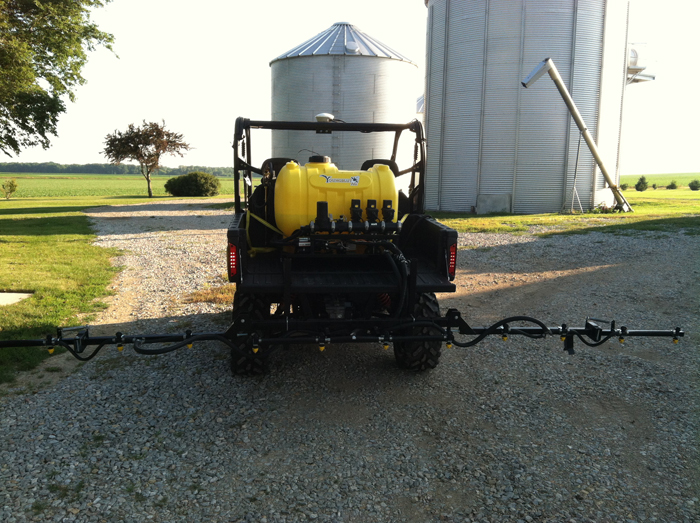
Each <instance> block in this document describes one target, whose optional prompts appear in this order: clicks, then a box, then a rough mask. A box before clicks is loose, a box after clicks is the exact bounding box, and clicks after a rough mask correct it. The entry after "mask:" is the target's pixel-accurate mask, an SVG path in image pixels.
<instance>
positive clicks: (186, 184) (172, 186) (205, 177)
mask: <svg viewBox="0 0 700 523" xmlns="http://www.w3.org/2000/svg"><path fill="white" fill-rule="evenodd" d="M220 189H221V182H220V181H219V179H218V178H217V177H216V176H214V175H213V174H209V173H203V172H199V171H195V172H191V173H187V174H183V175H181V176H176V177H175V178H170V179H169V180H168V181H167V182H165V191H166V192H167V193H170V194H172V195H173V196H216V195H217V194H219V190H220Z"/></svg>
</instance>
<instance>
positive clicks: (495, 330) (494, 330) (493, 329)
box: [452, 316, 552, 347]
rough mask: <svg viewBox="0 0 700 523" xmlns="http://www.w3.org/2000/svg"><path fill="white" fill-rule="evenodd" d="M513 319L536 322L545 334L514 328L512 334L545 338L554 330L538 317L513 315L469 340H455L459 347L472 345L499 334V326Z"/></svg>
mask: <svg viewBox="0 0 700 523" xmlns="http://www.w3.org/2000/svg"><path fill="white" fill-rule="evenodd" d="M513 321H528V322H530V323H534V324H535V325H537V326H538V327H540V328H541V329H542V330H543V331H544V334H527V333H525V332H522V331H519V330H517V329H513V330H511V331H510V333H512V334H522V335H524V336H527V337H528V338H535V339H537V338H544V337H545V336H546V335H547V334H552V332H551V331H550V330H549V327H547V326H546V325H545V324H544V323H542V322H541V321H540V320H538V319H536V318H531V317H530V316H511V317H510V318H505V319H503V320H500V321H497V322H496V323H494V324H493V325H491V326H490V327H488V328H487V329H486V330H485V331H484V332H482V333H481V334H479V335H478V336H477V337H476V338H474V339H472V340H469V341H467V342H459V341H456V340H455V341H453V342H452V343H454V344H455V345H456V346H457V347H472V346H474V345H476V344H477V343H479V342H480V341H481V340H483V339H484V338H485V337H486V336H490V335H491V334H499V332H498V328H499V327H502V326H503V325H506V324H508V323H510V322H513ZM503 334H507V333H506V332H503Z"/></svg>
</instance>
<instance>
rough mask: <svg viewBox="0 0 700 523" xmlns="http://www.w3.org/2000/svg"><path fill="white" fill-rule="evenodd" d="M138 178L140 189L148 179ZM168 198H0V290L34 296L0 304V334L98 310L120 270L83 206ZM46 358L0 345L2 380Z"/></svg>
mask: <svg viewBox="0 0 700 523" xmlns="http://www.w3.org/2000/svg"><path fill="white" fill-rule="evenodd" d="M140 182H141V183H140V186H139V189H140V190H141V191H143V192H145V188H146V182H145V180H140ZM18 183H19V182H18ZM73 183H76V181H75V180H74V182H73ZM77 183H82V181H81V180H78V182H77ZM172 199H175V198H164V197H162V198H154V199H149V198H148V197H146V196H134V195H133V194H132V196H122V197H112V196H80V197H53V198H21V199H15V198H12V199H10V200H5V199H0V291H3V292H8V291H10V292H22V291H26V292H33V293H34V295H33V296H32V297H30V298H28V299H26V300H22V301H21V302H19V303H15V304H12V305H7V306H2V307H0V339H19V338H30V339H34V338H36V339H38V338H43V337H45V336H46V335H47V334H55V332H56V327H58V326H74V325H78V324H81V323H85V319H83V320H78V315H79V314H86V313H87V314H89V313H94V312H97V311H99V310H100V309H102V308H103V304H102V303H100V298H102V297H104V296H106V295H107V294H108V291H107V286H108V285H109V283H110V282H111V280H112V278H113V276H114V274H115V273H116V271H117V270H118V269H116V268H114V267H112V265H111V264H110V258H111V257H113V256H115V255H116V254H117V253H116V252H115V251H110V250H108V249H103V248H101V247H96V246H93V245H92V241H93V240H94V238H95V236H94V234H93V232H92V230H91V229H90V225H89V222H88V219H87V217H86V216H85V215H84V214H83V213H82V212H81V211H82V210H83V209H87V208H90V207H97V206H102V205H114V204H119V205H124V204H132V203H147V202H149V201H153V200H156V201H163V200H172ZM203 200H206V201H212V199H211V198H203ZM215 201H216V200H214V202H215ZM46 357H48V352H47V350H45V349H38V348H30V349H26V348H5V349H0V383H2V382H7V381H11V380H12V379H13V375H14V373H15V372H16V371H18V370H29V369H32V368H34V367H35V366H36V365H37V364H38V363H39V362H41V361H42V360H43V359H45V358H46Z"/></svg>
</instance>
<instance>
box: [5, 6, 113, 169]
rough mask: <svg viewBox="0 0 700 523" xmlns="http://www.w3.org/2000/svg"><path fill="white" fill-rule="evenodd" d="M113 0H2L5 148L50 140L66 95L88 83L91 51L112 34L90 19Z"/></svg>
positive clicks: (16, 151)
mask: <svg viewBox="0 0 700 523" xmlns="http://www.w3.org/2000/svg"><path fill="white" fill-rule="evenodd" d="M110 1H111V0H72V1H66V0H41V1H39V0H0V71H1V74H0V151H2V152H4V153H5V154H7V155H8V156H11V154H12V153H14V154H19V152H20V150H21V149H22V148H23V147H30V146H34V145H41V146H42V147H43V148H44V149H47V148H48V147H49V145H50V140H49V137H48V135H54V136H55V135H56V125H57V124H58V116H59V115H60V114H61V113H63V112H65V110H66V106H65V103H64V101H63V97H65V96H67V97H68V99H70V100H71V101H74V99H75V95H74V89H75V88H76V87H77V86H78V85H81V84H84V83H85V79H84V78H83V77H82V76H81V70H82V68H83V66H84V65H85V63H86V62H87V52H88V51H92V50H94V49H95V48H96V47H97V46H100V45H103V46H105V47H107V48H108V49H111V43H112V41H113V37H112V35H110V34H108V33H104V32H102V31H100V30H99V29H98V28H97V26H96V25H95V24H94V23H92V22H91V21H90V10H91V9H92V8H95V7H103V6H104V5H106V4H107V3H109V2H110Z"/></svg>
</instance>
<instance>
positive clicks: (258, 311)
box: [231, 292, 270, 376]
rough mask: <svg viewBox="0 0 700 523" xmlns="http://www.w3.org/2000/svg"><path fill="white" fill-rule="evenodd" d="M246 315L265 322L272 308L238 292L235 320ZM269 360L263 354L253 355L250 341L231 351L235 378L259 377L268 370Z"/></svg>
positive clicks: (256, 298) (257, 299) (251, 296)
mask: <svg viewBox="0 0 700 523" xmlns="http://www.w3.org/2000/svg"><path fill="white" fill-rule="evenodd" d="M242 314H245V315H247V316H248V317H249V318H251V319H255V320H263V319H265V318H266V317H269V315H270V307H269V305H266V302H265V301H263V300H262V299H260V297H258V296H255V295H253V294H244V293H242V292H236V294H235V296H234V298H233V320H234V321H235V320H236V318H237V317H239V316H240V315H242ZM266 363H267V358H265V356H263V354H262V352H259V353H258V354H255V353H253V347H252V344H251V342H250V340H246V341H244V342H241V343H239V344H238V346H237V347H235V348H232V349H231V372H232V373H233V375H234V376H257V375H260V374H263V373H264V372H265V370H266V367H267V366H266Z"/></svg>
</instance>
